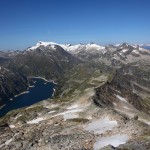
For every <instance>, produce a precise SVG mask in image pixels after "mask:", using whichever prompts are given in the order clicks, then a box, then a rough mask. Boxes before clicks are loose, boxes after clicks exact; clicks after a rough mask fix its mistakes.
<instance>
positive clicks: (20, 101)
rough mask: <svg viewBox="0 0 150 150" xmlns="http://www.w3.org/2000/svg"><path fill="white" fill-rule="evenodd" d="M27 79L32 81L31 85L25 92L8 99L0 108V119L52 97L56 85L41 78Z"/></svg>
mask: <svg viewBox="0 0 150 150" xmlns="http://www.w3.org/2000/svg"><path fill="white" fill-rule="evenodd" d="M28 79H33V81H34V82H33V84H29V85H28V88H27V89H26V90H25V91H23V92H20V93H19V94H17V95H15V96H14V97H13V98H10V99H9V101H8V102H7V103H6V104H5V105H3V106H2V107H0V117H2V116H4V115H5V114H6V112H9V111H11V110H13V109H18V108H22V107H28V106H30V105H33V104H35V103H38V102H39V101H42V100H45V99H48V98H53V97H54V94H55V88H54V87H55V85H56V84H55V82H54V81H53V82H51V81H48V80H46V79H44V78H42V77H30V78H28ZM45 82H46V83H45ZM30 83H31V82H30ZM40 93H42V94H40ZM3 114H4V115H3Z"/></svg>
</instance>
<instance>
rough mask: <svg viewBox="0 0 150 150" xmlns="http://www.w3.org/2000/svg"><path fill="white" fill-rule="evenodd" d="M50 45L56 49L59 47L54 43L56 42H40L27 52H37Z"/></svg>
mask: <svg viewBox="0 0 150 150" xmlns="http://www.w3.org/2000/svg"><path fill="white" fill-rule="evenodd" d="M48 45H51V46H52V47H53V48H54V45H58V44H57V43H54V42H42V41H39V42H38V43H37V44H36V45H35V46H32V47H30V48H28V49H27V50H35V49H37V48H38V47H40V46H44V47H46V46H48Z"/></svg>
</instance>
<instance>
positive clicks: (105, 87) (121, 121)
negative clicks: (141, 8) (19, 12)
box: [0, 41, 150, 150]
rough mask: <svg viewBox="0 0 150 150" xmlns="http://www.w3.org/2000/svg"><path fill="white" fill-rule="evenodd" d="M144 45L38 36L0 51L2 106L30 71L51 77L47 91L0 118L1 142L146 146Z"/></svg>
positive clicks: (145, 149)
mask: <svg viewBox="0 0 150 150" xmlns="http://www.w3.org/2000/svg"><path fill="white" fill-rule="evenodd" d="M147 47H148V46H145V45H140V46H139V45H130V44H127V43H123V44H120V45H119V44H118V45H107V46H105V47H104V46H100V45H97V44H95V43H90V44H77V45H71V44H66V45H63V44H57V43H53V42H41V41H40V42H38V43H37V44H36V45H35V46H32V47H29V48H27V49H26V50H24V51H0V107H1V108H2V107H5V105H7V103H8V102H9V101H11V100H12V98H14V97H15V96H16V95H18V94H20V93H22V92H25V91H27V90H28V88H29V87H30V86H31V85H33V80H32V77H41V78H44V79H45V80H46V81H51V82H52V81H53V82H54V83H57V84H56V85H55V92H54V93H53V96H52V97H51V98H48V99H46V100H42V101H39V102H38V103H35V104H33V105H31V106H28V107H23V108H19V109H14V110H12V111H9V112H8V113H7V114H6V115H4V116H3V117H1V118H0V139H1V140H0V149H1V150H93V149H94V150H100V149H101V150H149V148H150V50H148V49H147ZM37 94H42V92H41V93H37ZM0 111H1V109H0Z"/></svg>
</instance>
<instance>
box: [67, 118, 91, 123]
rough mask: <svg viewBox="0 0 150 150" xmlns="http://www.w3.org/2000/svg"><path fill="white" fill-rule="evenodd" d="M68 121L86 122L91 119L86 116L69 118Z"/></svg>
mask: <svg viewBox="0 0 150 150" xmlns="http://www.w3.org/2000/svg"><path fill="white" fill-rule="evenodd" d="M67 121H71V122H77V123H86V122H88V121H89V120H88V119H86V118H73V119H67Z"/></svg>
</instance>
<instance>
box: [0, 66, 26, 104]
mask: <svg viewBox="0 0 150 150" xmlns="http://www.w3.org/2000/svg"><path fill="white" fill-rule="evenodd" d="M0 87H1V88H0V105H4V104H5V103H6V102H7V101H9V100H10V98H13V97H14V95H17V94H19V93H21V92H23V91H26V90H27V87H28V80H27V78H26V77H25V76H24V75H21V74H19V73H14V72H12V71H10V70H8V69H6V68H3V67H0Z"/></svg>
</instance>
